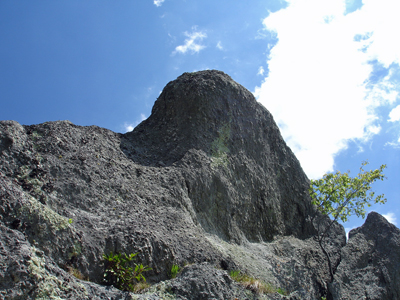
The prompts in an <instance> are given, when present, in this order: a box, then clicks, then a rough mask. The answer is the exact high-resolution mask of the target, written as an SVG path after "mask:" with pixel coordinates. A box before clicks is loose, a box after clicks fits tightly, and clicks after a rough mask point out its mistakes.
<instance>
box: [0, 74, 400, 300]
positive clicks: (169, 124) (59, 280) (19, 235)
mask: <svg viewBox="0 0 400 300" xmlns="http://www.w3.org/2000/svg"><path fill="white" fill-rule="evenodd" d="M308 186H309V181H308V179H307V177H306V176H305V174H304V172H303V171H302V169H301V166H300V164H299V162H298V161H297V159H296V157H295V156H294V155H293V153H292V152H291V150H290V149H289V148H288V147H287V146H286V144H285V142H284V141H283V139H282V137H281V135H280V133H279V130H278V128H277V126H276V124H275V123H274V121H273V118H272V116H271V114H270V113H269V112H268V111H267V110H266V109H265V108H264V107H262V106H261V105H260V104H258V103H257V102H256V100H255V99H254V97H253V96H252V94H251V93H250V92H249V91H247V90H246V89H244V88H243V87H242V86H240V85H239V84H237V83H236V82H234V81H233V80H232V79H231V78H230V77H229V76H227V75H226V74H224V73H222V72H219V71H201V72H197V73H185V74H183V75H182V76H180V77H179V78H178V79H177V80H175V81H172V82H170V83H169V84H168V85H167V86H166V87H165V89H164V90H163V92H162V93H161V95H160V97H159V98H158V100H157V101H156V103H155V105H154V108H153V111H152V115H151V116H150V117H149V119H147V120H146V121H144V122H142V123H141V124H140V125H139V126H138V127H137V128H135V130H134V131H133V132H130V133H127V134H118V133H114V132H111V131H109V130H106V129H103V128H99V127H97V126H89V127H81V126H76V125H74V124H72V123H70V122H68V121H57V122H46V123H43V124H39V125H31V126H22V125H20V124H18V123H17V122H14V121H1V122H0V200H1V202H0V256H1V257H0V298H1V299H2V298H4V299H49V298H50V299H52V298H53V299H60V298H61V299H175V298H177V299H236V298H237V299H253V298H254V299H255V298H260V299H261V298H265V299H310V300H311V299H320V297H321V296H322V295H325V294H326V293H327V290H328V287H327V284H326V282H327V281H328V280H329V272H328V266H327V264H326V261H325V258H324V256H323V253H322V252H321V250H320V249H319V248H318V245H317V243H316V242H315V240H314V239H313V235H314V234H315V230H314V228H313V226H312V224H311V222H310V215H312V214H313V213H314V210H313V207H312V206H311V204H310V199H309V196H308V192H307V190H308ZM354 236H358V235H354ZM386 238H388V237H386ZM350 244H351V243H349V245H350ZM344 245H345V233H344V229H343V227H342V226H340V225H336V226H334V230H333V231H332V233H331V235H330V237H329V238H328V239H327V249H328V250H329V253H331V254H332V258H333V264H334V268H335V269H336V268H338V273H337V274H338V275H337V280H338V283H342V282H345V281H344V279H343V278H344V277H343V276H344V275H343V276H342V275H341V274H342V273H343V272H344V271H341V270H342V269H341V266H342V263H341V262H340V251H341V248H342V247H343V246H344ZM346 247H349V246H346ZM346 247H345V248H343V251H342V257H346V253H347V252H346V251H347V250H346V249H350V250H351V248H346ZM350 250H349V251H350ZM111 251H112V252H125V253H133V252H140V254H139V255H138V261H140V262H141V263H143V264H145V265H149V266H150V267H152V271H149V272H148V273H146V274H145V275H146V278H147V280H148V282H150V283H151V284H152V286H151V288H150V289H149V290H148V291H146V292H145V293H143V294H140V295H139V294H137V295H134V294H132V293H128V292H121V291H119V290H117V289H115V288H112V287H106V286H104V285H102V284H104V282H103V273H104V265H103V260H102V255H103V253H109V252H111ZM382 251H383V250H382ZM343 253H344V254H343ZM379 253H380V252H379ZM382 253H383V252H382ZM385 253H386V252H385ZM350 254H351V252H349V253H348V256H351V255H350ZM346 259H347V258H346ZM390 259H391V257H390ZM381 261H382V260H379V262H381ZM173 264H179V265H180V266H183V265H186V264H187V266H186V267H185V268H184V269H183V270H182V272H181V273H180V274H179V275H178V277H177V278H175V279H173V280H169V276H168V273H169V270H170V268H171V266H172V265H173ZM352 268H353V267H352ZM237 269H240V270H242V271H245V272H247V273H249V274H250V275H252V276H254V277H257V278H260V279H262V280H264V281H265V282H268V283H270V284H271V285H272V286H274V287H276V288H281V289H283V290H285V291H286V292H287V294H289V296H283V295H280V294H278V293H272V294H268V295H257V294H254V293H252V292H249V291H248V290H245V289H244V288H243V287H242V286H240V285H238V284H237V283H235V282H233V281H232V280H231V278H230V277H229V276H228V275H227V270H237ZM71 270H73V271H75V275H77V274H78V273H77V271H79V272H80V273H81V275H79V276H78V277H81V279H85V280H81V279H77V278H76V277H74V276H72V275H70V274H69V273H72V272H71ZM351 270H352V272H353V270H356V266H355V267H354V268H353V269H351ZM354 272H355V271H354ZM343 274H344V273H343ZM354 274H355V273H354ZM388 274H389V275H388V276H389V277H390V280H391V281H390V286H395V285H396V283H395V282H396V280H397V279H398V277H391V276H398V273H396V272H392V273H390V272H389V273H388ZM396 274H397V275H396ZM385 280H386V279H385ZM386 282H388V281H386ZM397 282H398V280H397ZM360 284H361V283H360ZM336 286H338V285H336ZM387 286H388V285H386V286H384V287H382V285H379V287H380V288H382V291H383V292H382V293H388V291H389V290H388V288H387ZM336 290H337V291H338V293H339V292H340V293H350V292H348V290H349V288H348V287H346V285H343V284H342V285H340V289H339V288H337V289H336ZM336 290H335V291H336ZM393 290H394V289H393ZM397 291H398V289H397ZM382 295H384V294H382ZM388 295H389V294H388ZM393 295H396V294H393ZM388 297H389V296H388ZM383 299H391V298H383Z"/></svg>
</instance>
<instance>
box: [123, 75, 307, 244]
mask: <svg viewBox="0 0 400 300" xmlns="http://www.w3.org/2000/svg"><path fill="white" fill-rule="evenodd" d="M122 147H123V150H124V152H125V153H126V154H127V155H128V156H129V157H130V158H132V159H133V160H134V161H135V162H137V163H139V164H142V165H151V166H157V165H161V166H164V165H166V166H171V165H172V166H176V167H178V168H179V169H180V170H181V172H182V175H183V177H184V178H185V184H186V188H187V191H188V197H189V198H190V200H191V202H192V206H193V209H194V211H195V213H196V216H195V219H194V221H195V222H196V223H197V222H198V223H200V224H201V226H202V227H203V228H204V229H205V230H206V231H207V232H209V233H212V234H217V235H218V236H220V237H221V238H223V239H226V240H235V241H236V242H239V243H240V242H242V241H243V240H246V239H247V240H249V241H268V240H272V239H273V237H274V236H276V235H289V234H293V235H296V236H299V237H307V236H310V235H311V234H312V228H311V226H310V224H309V223H307V222H306V216H308V215H309V214H310V212H311V206H310V201H309V198H308V186H309V184H308V179H307V178H306V176H305V174H304V172H303V170H302V169H301V167H300V164H299V162H298V160H297V159H296V157H295V156H294V154H293V153H292V151H291V150H290V149H289V148H288V147H287V146H286V144H285V142H284V141H283V139H282V137H281V135H280V132H279V129H278V127H277V126H276V124H275V122H274V121H273V118H272V115H271V114H270V113H269V112H268V111H267V110H266V109H265V108H264V107H263V106H262V105H260V104H259V103H257V101H256V100H255V98H254V96H253V95H252V94H251V93H250V92H249V91H248V90H246V89H245V88H243V87H242V86H241V85H239V84H237V83H236V82H234V81H233V80H232V79H231V78H230V77H229V76H228V75H226V74H224V73H222V72H219V71H201V72H197V73H185V74H183V75H182V76H180V77H178V79H177V80H175V81H172V82H170V83H169V84H168V85H167V86H166V87H165V88H164V90H163V92H162V93H161V95H160V97H159V98H158V100H157V101H156V103H155V104H154V108H153V110H152V114H151V116H150V117H149V118H148V119H147V120H145V121H143V122H142V123H141V124H140V125H139V126H138V127H137V128H135V130H134V131H133V132H131V133H128V134H126V135H125V136H124V137H123V142H122ZM245 174H246V175H245Z"/></svg>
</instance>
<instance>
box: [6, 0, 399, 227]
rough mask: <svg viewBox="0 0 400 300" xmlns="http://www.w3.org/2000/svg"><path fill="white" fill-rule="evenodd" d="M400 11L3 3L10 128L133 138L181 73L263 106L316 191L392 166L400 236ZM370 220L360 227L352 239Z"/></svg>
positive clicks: (308, 3)
mask: <svg viewBox="0 0 400 300" xmlns="http://www.w3.org/2000/svg"><path fill="white" fill-rule="evenodd" d="M399 11H400V3H399V2H398V0H364V1H360V0H288V1H283V0H272V1H270V0H263V1H261V0H253V1H239V0H237V1H232V0H230V1H228V0H219V1H214V0H213V1H211V0H202V1H198V0H190V1H189V0H164V1H162V0H141V1H131V0H129V1H127V0H120V1H102V0H86V1H82V0H68V1H66V0H64V1H53V0H39V1H27V0H25V1H23V0H21V1H11V0H3V1H1V2H0V101H1V110H0V119H1V120H10V119H11V120H16V121H18V122H19V123H21V124H26V125H29V124H37V123H43V122H46V121H54V120H70V121H71V122H73V123H75V124H78V125H93V124H94V125H98V126H101V127H105V128H108V129H111V130H113V131H116V132H126V131H127V130H131V129H132V128H133V127H134V126H136V125H137V124H138V123H139V122H140V121H141V120H143V119H144V118H147V117H148V116H149V115H150V112H151V108H152V106H153V104H154V101H155V100H156V99H157V97H158V95H159V93H160V92H161V90H162V89H163V87H164V86H165V85H166V84H167V83H168V82H169V81H171V80H174V79H175V78H176V77H178V76H179V75H181V74H182V73H183V72H192V71H197V70H203V69H218V70H222V71H224V72H225V73H227V74H229V75H230V76H231V77H232V78H233V79H234V80H236V81H237V82H239V83H240V84H242V85H243V86H245V87H246V88H247V89H249V90H250V91H251V92H253V93H254V94H255V96H256V97H257V99H258V101H259V102H260V103H262V104H263V105H264V106H265V107H266V108H267V109H268V110H269V111H270V112H271V113H272V114H273V116H274V118H275V120H276V122H277V123H278V125H279V127H280V129H281V132H282V135H283V137H284V139H285V140H286V142H287V143H288V144H289V146H290V147H291V148H292V150H293V151H294V152H295V154H296V156H297V157H298V158H299V160H300V162H301V164H302V166H303V168H304V170H305V172H306V173H307V175H308V176H309V177H310V178H319V177H321V176H322V175H323V174H324V173H326V172H329V171H334V170H340V171H342V172H345V171H347V170H350V171H351V174H354V175H355V174H357V172H358V169H359V167H360V165H361V162H362V161H364V160H368V161H369V162H370V164H369V166H368V167H369V168H373V169H375V168H378V167H379V166H380V165H381V164H387V165H388V168H387V169H386V171H385V174H386V176H387V180H385V181H384V182H380V183H377V184H375V185H374V190H375V191H376V192H377V193H384V194H385V195H386V197H387V199H388V202H387V204H385V205H380V206H379V205H378V206H373V207H372V208H371V209H372V210H375V211H377V212H379V213H381V214H383V215H385V216H386V217H387V219H388V220H389V221H391V222H392V223H394V224H396V225H397V226H399V224H400V204H399V201H400V95H399V92H400V39H399V38H398V36H399V30H398V28H400V19H399V18H398V12H399ZM362 223H363V220H361V219H357V218H355V217H354V218H351V220H350V221H349V222H348V223H346V224H344V226H345V227H346V228H353V227H355V226H359V225H361V224H362Z"/></svg>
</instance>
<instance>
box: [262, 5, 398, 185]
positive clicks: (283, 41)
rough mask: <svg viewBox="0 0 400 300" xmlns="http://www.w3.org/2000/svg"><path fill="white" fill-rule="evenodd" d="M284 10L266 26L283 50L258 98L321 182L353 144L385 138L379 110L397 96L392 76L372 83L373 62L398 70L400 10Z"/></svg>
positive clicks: (276, 51) (272, 60)
mask: <svg viewBox="0 0 400 300" xmlns="http://www.w3.org/2000/svg"><path fill="white" fill-rule="evenodd" d="M287 2H288V7H287V8H286V9H282V10H280V11H277V12H275V13H271V14H270V15H269V16H268V17H267V18H266V19H264V21H263V24H264V25H265V28H266V29H267V30H269V31H273V32H274V33H275V34H276V35H277V38H278V43H277V44H276V45H275V46H274V47H273V48H272V49H271V51H270V55H269V57H268V69H269V72H268V77H266V78H265V80H264V82H263V83H262V84H261V86H260V87H257V88H256V89H255V95H256V96H257V98H258V101H260V102H261V103H262V104H263V105H264V106H265V107H266V108H267V109H268V110H269V111H271V113H272V115H273V116H274V119H275V121H276V122H277V123H278V125H279V127H280V129H281V131H282V135H283V137H284V138H285V140H286V142H287V143H288V144H289V146H290V147H291V148H292V150H293V151H294V152H295V154H296V156H297V157H298V159H299V160H300V162H301V164H302V166H303V168H304V170H305V172H306V173H307V175H308V176H309V177H311V178H318V177H321V176H322V175H323V174H324V173H326V172H328V171H332V170H333V164H334V156H335V155H336V154H337V153H338V152H339V151H341V150H343V149H346V147H347V142H348V141H349V140H355V139H357V140H361V141H364V142H365V141H366V140H368V138H370V137H371V136H373V135H374V134H377V133H379V132H380V130H381V126H380V125H379V123H378V121H379V120H378V117H377V116H376V112H375V108H376V107H378V106H380V105H383V104H387V103H390V102H391V103H392V102H393V101H394V100H393V99H396V98H397V96H398V93H399V90H396V86H395V85H393V84H391V82H390V76H389V75H388V76H386V77H385V78H383V79H382V80H381V81H379V82H377V83H375V84H372V83H371V82H369V81H368V79H369V78H370V75H371V72H372V71H373V67H372V65H371V61H372V60H375V61H377V62H379V63H380V64H382V65H383V66H385V67H389V66H391V65H393V64H399V62H400V60H399V54H400V43H398V39H397V35H398V34H397V28H400V18H398V16H397V15H396V13H395V11H398V10H397V9H396V8H397V7H398V6H399V4H400V2H398V0H383V1H381V0H364V5H363V6H362V7H361V8H360V9H359V10H356V11H355V12H353V13H349V14H347V15H345V14H344V13H345V8H346V0H341V1H339V0H288V1H287ZM397 89H398V87H397Z"/></svg>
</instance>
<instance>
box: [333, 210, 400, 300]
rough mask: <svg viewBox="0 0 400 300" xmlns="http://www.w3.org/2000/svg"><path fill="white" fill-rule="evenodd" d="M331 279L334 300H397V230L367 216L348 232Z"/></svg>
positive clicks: (399, 292)
mask: <svg viewBox="0 0 400 300" xmlns="http://www.w3.org/2000/svg"><path fill="white" fill-rule="evenodd" d="M335 278H336V280H335V281H334V282H333V284H332V288H331V289H332V291H333V294H334V296H335V297H334V299H338V300H339V299H344V300H346V299H349V300H350V299H371V300H375V299H376V300H378V299H380V300H389V299H400V230H399V229H398V228H396V226H394V225H393V224H390V223H389V222H388V221H387V220H386V219H385V218H384V217H382V216H381V215H379V214H378V213H375V212H371V213H370V214H369V215H368V217H367V220H366V221H365V223H364V225H362V226H361V227H359V228H356V229H353V230H352V231H350V233H349V242H348V243H347V245H346V246H345V247H343V249H342V260H341V263H340V265H339V268H338V270H337V272H336V275H335Z"/></svg>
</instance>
